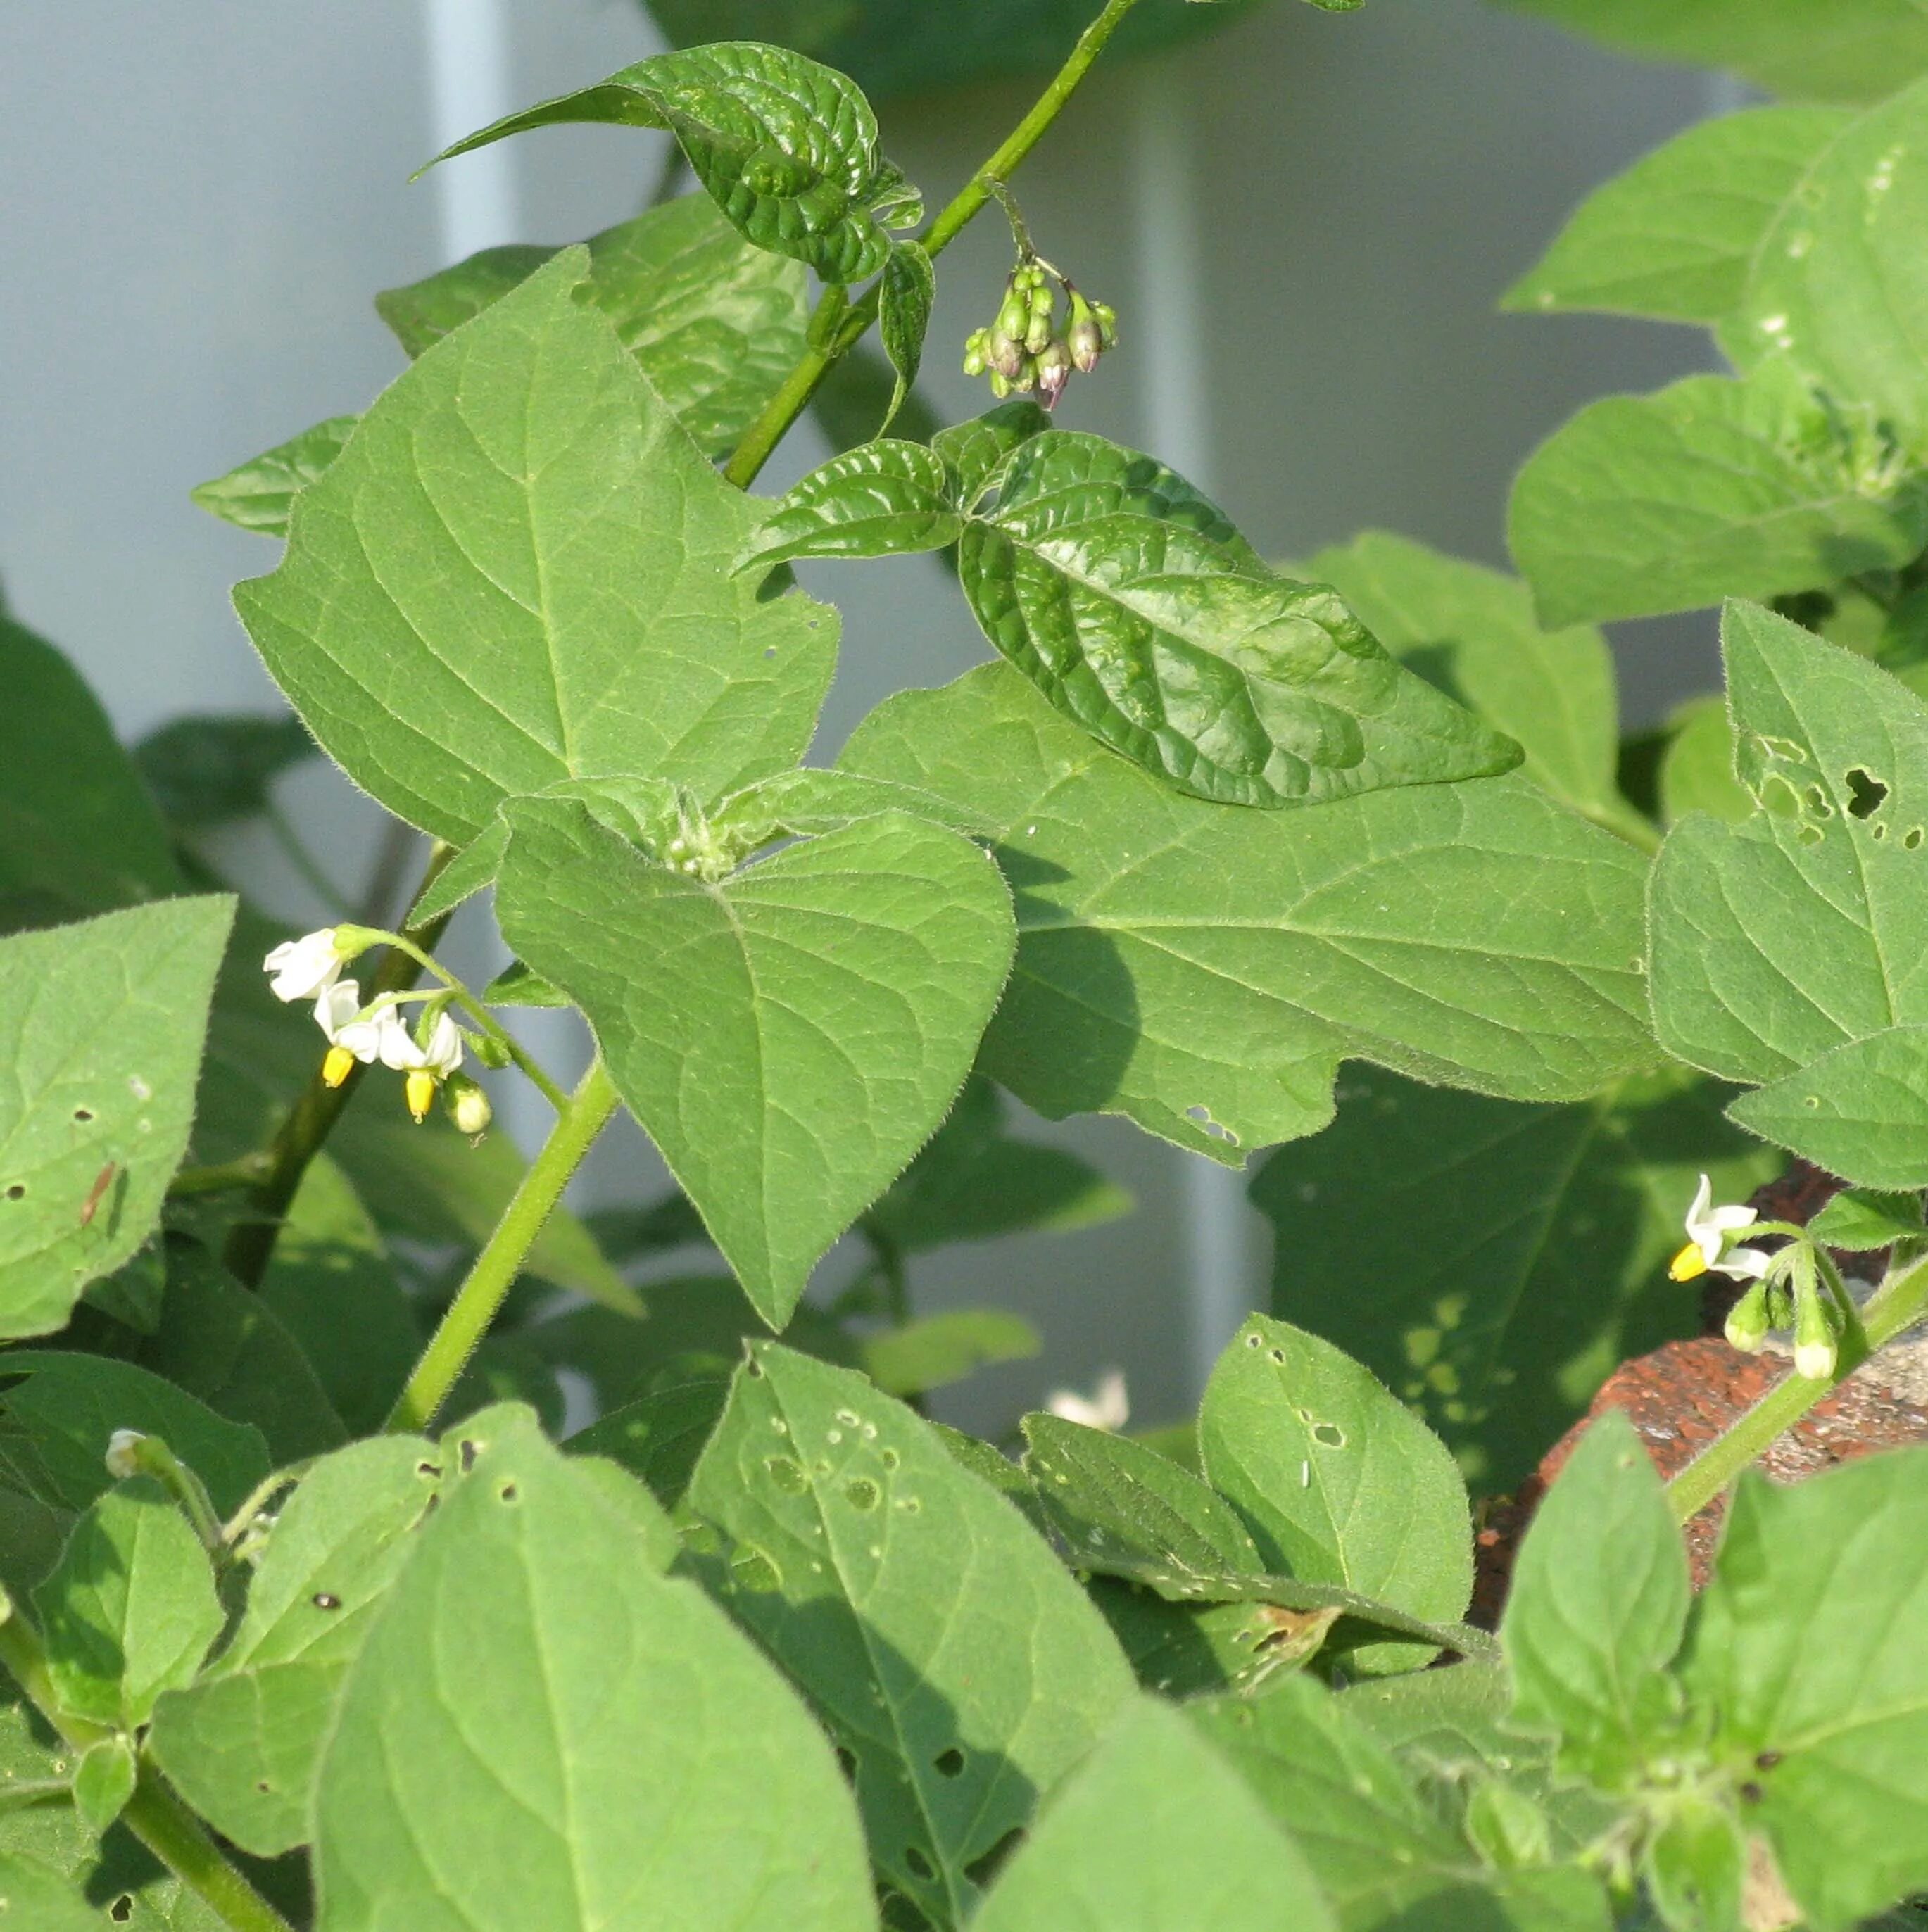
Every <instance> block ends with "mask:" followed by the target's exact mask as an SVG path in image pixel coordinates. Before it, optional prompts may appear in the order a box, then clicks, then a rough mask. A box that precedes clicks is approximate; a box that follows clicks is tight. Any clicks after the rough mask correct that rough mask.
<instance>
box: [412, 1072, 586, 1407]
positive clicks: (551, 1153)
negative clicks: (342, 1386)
mask: <svg viewBox="0 0 1928 1932" xmlns="http://www.w3.org/2000/svg"><path fill="white" fill-rule="evenodd" d="M616 1101H617V1094H616V1088H615V1085H614V1082H612V1081H611V1079H610V1078H609V1075H608V1070H606V1069H605V1067H604V1066H603V1064H602V1061H601V1059H600V1058H597V1059H596V1060H593V1061H591V1062H590V1067H589V1071H588V1072H587V1073H585V1074H584V1076H582V1082H581V1085H579V1086H578V1088H576V1090H575V1093H574V1094H572V1095H571V1096H570V1097H569V1100H568V1102H567V1103H566V1105H565V1106H564V1107H563V1111H562V1112H561V1113H560V1114H559V1115H557V1118H556V1124H555V1125H554V1127H552V1128H551V1130H550V1132H549V1138H548V1139H547V1140H546V1141H545V1142H543V1144H542V1149H541V1151H540V1152H539V1153H538V1154H537V1155H536V1158H535V1159H534V1160H532V1161H531V1162H530V1163H529V1166H528V1170H527V1172H526V1173H524V1175H523V1177H522V1184H521V1186H520V1187H518V1188H517V1189H516V1190H515V1196H514V1198H513V1199H512V1200H511V1201H510V1202H509V1206H508V1208H507V1209H506V1211H504V1213H503V1217H502V1219H501V1220H500V1222H499V1223H497V1226H496V1230H495V1232H494V1234H492V1235H490V1237H489V1238H488V1245H487V1246H486V1247H484V1248H483V1250H482V1253H480V1254H479V1255H478V1256H476V1261H475V1265H474V1266H473V1268H470V1271H469V1272H468V1277H467V1280H464V1282H463V1283H462V1285H461V1288H460V1289H458V1291H457V1292H456V1295H455V1300H454V1301H452V1302H451V1303H450V1304H449V1311H448V1313H446V1315H444V1316H443V1318H442V1321H441V1324H440V1326H439V1327H438V1328H437V1329H436V1331H435V1333H434V1335H433V1336H432V1337H431V1338H430V1340H429V1343H428V1347H427V1348H426V1349H424V1350H423V1351H422V1359H421V1361H419V1362H418V1363H416V1365H415V1372H414V1373H413V1375H411V1376H410V1377H409V1379H408V1385H407V1388H404V1390H403V1391H402V1392H401V1400H399V1401H398V1402H397V1403H396V1404H395V1412H394V1413H393V1414H392V1415H390V1416H389V1420H388V1427H389V1431H390V1433H405V1432H407V1431H408V1430H417V1429H426V1428H427V1427H428V1425H429V1424H430V1423H431V1422H432V1421H434V1419H435V1414H436V1412H437V1410H438V1409H440V1407H441V1406H442V1405H443V1403H445V1402H446V1401H447V1400H448V1399H449V1391H450V1390H451V1389H452V1388H454V1387H455V1383H456V1380H457V1379H458V1377H459V1376H461V1373H462V1370H464V1368H465V1367H467V1365H468V1361H469V1358H470V1356H471V1355H473V1354H474V1353H475V1352H476V1349H479V1347H480V1346H482V1337H484V1336H485V1335H486V1334H488V1330H489V1324H490V1323H491V1322H493V1321H494V1319H495V1317H496V1313H497V1310H499V1309H500V1307H502V1304H503V1298H504V1297H505V1296H506V1295H507V1294H508V1292H509V1289H510V1288H511V1287H512V1286H513V1285H514V1283H515V1277H516V1276H517V1275H518V1274H519V1273H520V1272H521V1268H522V1264H523V1263H524V1262H525V1261H526V1260H527V1259H528V1256H529V1250H530V1249H531V1248H532V1247H534V1246H535V1244H536V1236H537V1235H539V1234H540V1233H541V1232H542V1224H543V1223H545V1221H547V1220H548V1218H549V1217H550V1215H551V1214H553V1213H554V1211H555V1209H556V1206H557V1203H558V1202H560V1200H561V1199H562V1198H563V1189H564V1188H565V1187H567V1186H568V1185H569V1177H570V1175H572V1174H574V1173H575V1171H576V1169H578V1167H580V1166H581V1165H582V1160H583V1157H584V1155H585V1154H587V1153H588V1151H589V1150H590V1148H591V1147H592V1146H593V1145H594V1144H595V1141H596V1136H597V1135H598V1134H599V1133H601V1132H602V1129H603V1127H604V1126H605V1124H606V1123H607V1121H608V1118H609V1116H610V1115H611V1114H613V1113H614V1112H615V1111H616Z"/></svg>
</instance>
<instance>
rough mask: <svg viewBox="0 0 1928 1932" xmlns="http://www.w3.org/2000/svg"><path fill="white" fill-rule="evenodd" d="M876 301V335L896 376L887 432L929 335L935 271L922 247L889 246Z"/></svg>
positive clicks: (920, 361) (915, 244) (886, 420)
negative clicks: (880, 339) (888, 255)
mask: <svg viewBox="0 0 1928 1932" xmlns="http://www.w3.org/2000/svg"><path fill="white" fill-rule="evenodd" d="M936 302H937V271H936V270H935V269H934V268H932V266H931V260H930V257H929V255H928V254H926V253H925V252H924V250H923V245H922V244H921V243H920V242H893V243H892V245H891V247H890V260H888V261H887V262H886V263H884V273H883V276H882V278H881V280H880V281H879V282H878V303H879V308H878V319H877V332H878V335H879V336H880V337H881V338H882V341H883V344H884V354H885V355H886V356H888V357H889V358H890V367H891V368H893V369H894V370H895V371H896V375H897V380H896V386H895V387H894V388H893V389H892V391H891V392H890V409H889V410H888V412H887V413H886V415H885V416H884V428H885V429H888V428H890V423H891V420H892V419H893V418H894V417H895V416H896V413H897V412H898V411H899V410H901V409H902V407H903V406H904V402H905V398H907V397H908V395H910V392H911V384H912V383H914V382H915V381H916V380H917V371H918V370H919V369H920V368H921V367H922V366H923V339H924V338H925V336H926V335H927V334H928V333H929V330H930V312H931V310H932V308H933V307H934V306H935V304H936Z"/></svg>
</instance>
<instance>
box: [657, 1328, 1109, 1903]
mask: <svg viewBox="0 0 1928 1932" xmlns="http://www.w3.org/2000/svg"><path fill="white" fill-rule="evenodd" d="M688 1500H689V1507H690V1508H692V1510H694V1511H695V1512H696V1514H698V1515H699V1516H701V1517H703V1518H704V1520H706V1521H707V1522H709V1523H713V1524H714V1525H715V1526H716V1527H717V1528H718V1529H720V1530H722V1532H725V1535H726V1536H727V1538H728V1547H727V1548H726V1549H725V1551H724V1552H723V1553H722V1555H721V1556H719V1557H713V1558H708V1559H704V1568H705V1572H706V1574H711V1575H713V1576H714V1577H715V1580H716V1587H717V1588H719V1589H720V1590H721V1591H722V1592H723V1595H724V1598H725V1601H726V1602H727V1603H728V1605H729V1607H730V1608H731V1611H732V1612H733V1613H734V1615H735V1616H737V1618H738V1619H740V1621H741V1622H743V1624H744V1625H746V1627H747V1628H749V1630H750V1631H752V1632H753V1633H754V1634H755V1635H756V1637H758V1639H759V1640H761V1642H762V1643H764V1645H765V1646H767V1648H768V1649H770V1652H771V1654H772V1655H773V1656H775V1657H776V1659H777V1661H779V1663H780V1664H782V1666H783V1667H784V1668H785V1670H787V1671H788V1673H790V1675H791V1677H792V1678H793V1679H794V1680H795V1681H796V1682H797V1684H799V1685H800V1686H801V1687H802V1688H803V1690H804V1691H806V1693H807V1694H809V1697H811V1699H812V1701H813V1702H814V1703H815V1705H816V1706H817V1708H818V1711H819V1712H820V1714H821V1716H822V1718H823V1719H824V1722H825V1723H826V1724H827V1726H828V1727H829V1728H830V1733H831V1735H832V1736H833V1737H834V1738H835V1739H836V1741H837V1742H838V1743H839V1744H840V1745H842V1746H843V1747H844V1748H845V1749H846V1750H847V1751H849V1752H850V1753H851V1754H853V1755H854V1758H855V1760H856V1766H855V1770H854V1774H853V1775H854V1780H855V1783H856V1786H857V1802H858V1804H859V1805H860V1808H861V1809H862V1811H863V1817H864V1822H865V1825H866V1829H867V1830H868V1832H869V1838H870V1847H871V1854H872V1858H873V1859H874V1860H875V1862H876V1864H877V1866H878V1870H879V1871H880V1872H881V1873H882V1874H883V1876H884V1878H885V1879H887V1882H889V1883H890V1885H893V1886H895V1887H896V1888H897V1889H898V1890H899V1891H903V1892H905V1894H908V1896H909V1897H911V1898H912V1899H913V1900H916V1901H917V1903H918V1905H919V1908H920V1909H921V1910H923V1912H926V1915H932V1916H935V1918H937V1920H938V1922H939V1923H941V1924H953V1923H955V1922H956V1921H957V1920H958V1919H959V1918H962V1917H963V1916H964V1915H966V1913H967V1912H968V1911H969V1909H970V1907H971V1906H972V1903H974V1901H975V1897H976V1895H977V1888H976V1886H975V1884H974V1883H973V1882H972V1879H971V1877H970V1876H969V1867H971V1866H972V1864H975V1862H976V1861H978V1859H980V1858H983V1857H984V1856H985V1855H986V1854H987V1853H988V1852H990V1851H991V1850H992V1849H993V1847H995V1846H996V1845H997V1844H998V1843H999V1841H1001V1840H1002V1838H1004V1837H1005V1834H1006V1833H1007V1832H1010V1831H1011V1829H1014V1827H1019V1826H1023V1825H1025V1824H1026V1823H1028V1821H1029V1817H1030V1815H1031V1812H1032V1808H1033V1807H1034V1805H1035V1804H1036V1802H1037V1800H1038V1796H1039V1795H1040V1794H1041V1793H1043V1792H1044V1791H1046V1790H1049V1789H1050V1787H1051V1786H1052V1785H1053V1784H1055V1783H1056V1781H1057V1780H1058V1779H1059V1778H1060V1777H1061V1776H1062V1775H1063V1774H1064V1772H1065V1771H1067V1770H1068V1769H1069V1768H1070V1766H1071V1765H1072V1764H1073V1763H1074V1762H1075V1761H1076V1760H1077V1759H1078V1758H1079V1757H1081V1756H1082V1755H1083V1754H1084V1752H1085V1751H1086V1750H1087V1749H1088V1748H1089V1747H1090V1745H1092V1742H1093V1741H1094V1740H1095V1738H1096V1737H1097V1736H1098V1733H1099V1731H1100V1730H1101V1728H1102V1727H1103V1726H1104V1724H1105V1722H1106V1721H1107V1720H1108V1719H1109V1718H1110V1716H1111V1715H1112V1714H1113V1712H1116V1710H1117V1709H1118V1708H1119V1706H1120V1704H1121V1703H1122V1702H1123V1701H1124V1700H1126V1699H1127V1698H1128V1697H1130V1695H1131V1674H1130V1673H1129V1672H1128V1670H1127V1669H1126V1667H1125V1661H1124V1659H1123V1658H1122V1657H1120V1656H1119V1653H1118V1650H1117V1648H1116V1646H1115V1645H1114V1644H1113V1642H1112V1641H1111V1639H1110V1637H1109V1635H1108V1634H1107V1632H1106V1631H1105V1628H1104V1624H1103V1622H1102V1621H1101V1619H1100V1618H1099V1617H1098V1614H1097V1613H1096V1612H1095V1610H1092V1607H1091V1606H1090V1604H1089V1603H1088V1602H1087V1601H1086V1600H1085V1598H1084V1595H1083V1592H1081V1591H1080V1589H1079V1588H1078V1586H1077V1584H1076V1583H1074V1581H1073V1580H1072V1579H1071V1577H1070V1575H1069V1574H1068V1573H1067V1572H1066V1571H1065V1569H1064V1568H1062V1565H1060V1564H1059V1562H1058V1560H1057V1559H1056V1556H1053V1554H1052V1553H1051V1552H1050V1550H1048V1549H1047V1547H1045V1545H1044V1544H1043V1543H1042V1542H1041V1541H1039V1540H1038V1538H1035V1536H1034V1535H1032V1532H1030V1530H1029V1529H1027V1528H1026V1527H1025V1526H1024V1525H1023V1523H1022V1522H1021V1521H1020V1520H1019V1518H1018V1517H1017V1516H1016V1515H1015V1514H1013V1513H1012V1511H1011V1510H1010V1509H1009V1508H1007V1507H1006V1505H1005V1503H1004V1502H1002V1500H1001V1499H999V1497H998V1496H996V1494H995V1493H993V1491H992V1490H990V1489H989V1488H988V1487H986V1486H985V1485H984V1484H983V1483H982V1482H981V1481H980V1480H979V1478H978V1477H976V1476H975V1475H972V1474H971V1473H970V1472H969V1471H967V1470H966V1469H965V1468H964V1467H962V1466H961V1465H960V1464H959V1463H958V1462H957V1461H956V1460H955V1459H954V1458H953V1455H952V1454H951V1451H950V1449H948V1448H947V1447H946V1446H945V1445H944V1442H940V1441H939V1440H938V1439H937V1438H936V1437H935V1436H933V1435H932V1433H931V1432H930V1431H929V1429H928V1428H927V1427H926V1425H925V1424H923V1423H922V1422H920V1421H919V1420H918V1419H917V1418H916V1417H915V1416H914V1415H911V1413H910V1412H909V1411H908V1410H907V1409H904V1408H903V1407H902V1406H901V1405H899V1404H898V1403H895V1402H893V1401H891V1400H890V1399H889V1398H888V1397H884V1396H882V1395H880V1394H878V1392H877V1391H875V1389H874V1388H872V1387H871V1386H870V1385H869V1383H868V1382H866V1380H865V1379H863V1377H862V1376H860V1375H857V1374H854V1373H852V1372H851V1371H850V1370H843V1369H836V1368H833V1367H830V1366H828V1365H827V1364H824V1363H819V1362H812V1361H809V1359H808V1358H806V1357H803V1356H800V1355H796V1354H794V1353H793V1352H791V1351H789V1350H788V1349H783V1348H781V1347H779V1346H777V1345H776V1344H775V1343H758V1344H756V1345H755V1346H753V1347H752V1351H751V1356H750V1361H749V1365H748V1366H747V1367H746V1368H744V1369H743V1370H739V1371H738V1373H737V1379H736V1383H735V1386H734V1389H733V1390H732V1391H731V1400H730V1406H729V1408H728V1410H727V1411H726V1412H725V1415H724V1418H723V1420H722V1423H721V1424H720V1425H719V1427H718V1429H717V1430H716V1434H715V1435H714V1436H713V1437H712V1438H711V1439H710V1445H709V1447H708V1448H707V1449H706V1450H705V1451H704V1454H703V1459H702V1460H701V1462H700V1463H698V1465H697V1469H696V1474H695V1478H694V1480H693V1481H692V1483H691V1484H690V1488H689V1499H688Z"/></svg>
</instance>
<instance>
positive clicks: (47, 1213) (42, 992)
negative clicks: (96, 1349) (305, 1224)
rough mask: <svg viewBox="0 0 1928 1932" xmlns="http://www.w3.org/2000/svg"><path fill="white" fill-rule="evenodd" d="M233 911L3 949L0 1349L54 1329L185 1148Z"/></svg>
mask: <svg viewBox="0 0 1928 1932" xmlns="http://www.w3.org/2000/svg"><path fill="white" fill-rule="evenodd" d="M233 916H234V901H233V900H232V899H231V898H215V897H210V898H191V899H173V900H170V901H166V902H165V903H163V904H156V905H148V906H134V907H130V908H128V910H126V911H125V912H111V913H103V914H102V915H101V916H100V917H99V918H98V919H89V920H87V921H86V922H84V923H83V924H81V925H78V926H60V927H58V928H56V929H54V930H53V931H51V932H22V933H16V934H14V935H12V936H11V938H4V939H0V1337H12V1336H19V1335H40V1334H46V1333H47V1332H48V1331H50V1330H51V1329H55V1328H59V1327H60V1326H61V1325H62V1323H63V1322H65V1321H66V1319H67V1316H68V1310H70V1309H71V1308H72V1307H73V1306H74V1303H75V1301H77V1300H78V1299H79V1297H80V1292H81V1290H82V1289H83V1288H85V1287H86V1286H87V1284H88V1283H89V1282H90V1281H93V1280H98V1278H99V1277H101V1276H102V1275H105V1274H111V1273H113V1271H114V1270H115V1269H116V1268H119V1267H120V1266H121V1265H122V1263H123V1262H125V1261H127V1260H128V1259H129V1258H130V1257H131V1256H132V1255H133V1253H134V1251H135V1250H136V1249H137V1248H138V1247H140V1246H141V1244H143V1242H144V1241H146V1239H147V1238H148V1236H149V1235H150V1234H151V1233H152V1232H153V1230H154V1227H155V1223H156V1222H157V1221H158V1220H159V1218H160V1214H161V1203H162V1202H163V1200H164V1199H165V1197H166V1195H167V1184H168V1183H169V1181H171V1180H173V1178H174V1171H175V1169H176V1168H178V1167H179V1166H180V1164H181V1159H182V1155H183V1154H185V1152H186V1151H187V1146H188V1130H189V1127H190V1126H191V1124H192V1122H193V1120H194V1079H195V1074H196V1071H197V1069H198V1067H200V1058H201V1044H202V1039H203V1034H204V1033H205V1031H206V1025H207V1014H208V1003H209V999H210V998H211V996H212V993H213V991H214V982H215V970H216V968H218V966H219V965H220V963H221V947H222V944H223V942H224V941H225V940H226V938H227V931H228V926H229V923H230V921H231V920H232V919H233Z"/></svg>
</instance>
